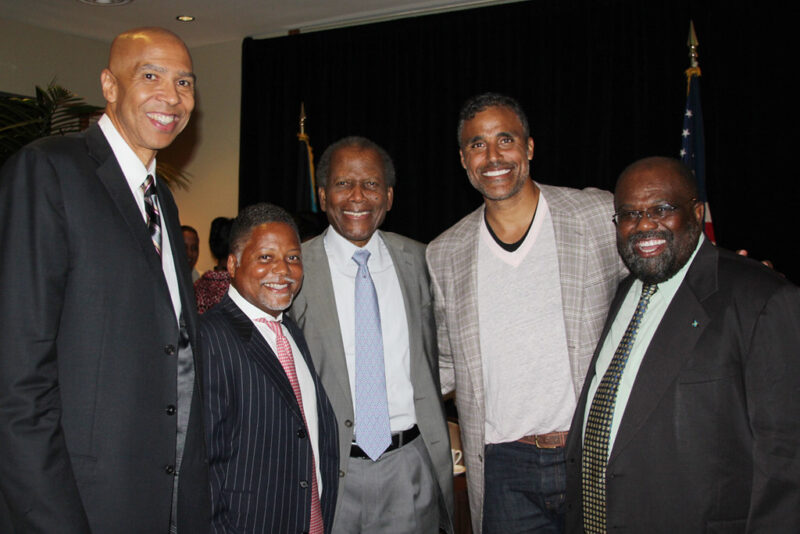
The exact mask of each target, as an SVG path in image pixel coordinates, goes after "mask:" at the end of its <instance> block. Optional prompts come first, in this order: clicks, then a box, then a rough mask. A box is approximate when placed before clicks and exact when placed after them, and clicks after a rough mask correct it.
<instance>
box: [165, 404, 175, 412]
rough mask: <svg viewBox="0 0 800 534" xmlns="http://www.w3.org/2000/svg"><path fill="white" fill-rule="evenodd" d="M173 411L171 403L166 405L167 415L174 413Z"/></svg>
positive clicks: (173, 407)
mask: <svg viewBox="0 0 800 534" xmlns="http://www.w3.org/2000/svg"><path fill="white" fill-rule="evenodd" d="M175 411H176V410H175V406H173V405H172V404H170V405H169V406H167V415H175Z"/></svg>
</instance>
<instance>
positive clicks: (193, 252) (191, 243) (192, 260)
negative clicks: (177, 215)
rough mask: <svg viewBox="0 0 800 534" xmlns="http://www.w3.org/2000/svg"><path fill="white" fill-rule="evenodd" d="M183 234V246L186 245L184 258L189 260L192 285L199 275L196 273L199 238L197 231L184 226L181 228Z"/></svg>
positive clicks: (186, 225)
mask: <svg viewBox="0 0 800 534" xmlns="http://www.w3.org/2000/svg"><path fill="white" fill-rule="evenodd" d="M181 232H182V233H183V244H184V245H186V258H187V259H188V260H189V267H191V269H192V283H195V282H197V279H198V278H200V273H198V272H197V268H196V266H197V257H198V256H199V255H200V236H199V235H197V230H195V229H194V228H192V227H191V226H189V225H188V224H184V225H183V226H181Z"/></svg>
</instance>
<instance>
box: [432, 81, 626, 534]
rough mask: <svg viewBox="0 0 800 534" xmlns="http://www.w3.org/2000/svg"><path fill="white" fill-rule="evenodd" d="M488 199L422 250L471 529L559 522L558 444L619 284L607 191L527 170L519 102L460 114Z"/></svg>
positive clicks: (556, 526) (466, 155) (467, 155)
mask: <svg viewBox="0 0 800 534" xmlns="http://www.w3.org/2000/svg"><path fill="white" fill-rule="evenodd" d="M458 141H459V146H460V154H461V163H462V165H463V166H464V168H465V169H466V171H467V176H468V177H469V180H470V182H471V183H472V185H473V186H474V187H475V188H476V189H477V190H478V191H480V192H481V194H482V195H483V197H484V201H485V202H484V204H483V205H482V206H481V207H480V208H478V209H477V210H475V211H474V212H473V213H471V214H470V215H468V216H466V217H465V218H464V219H462V220H461V221H459V222H458V223H457V224H456V225H455V226H453V227H452V228H450V229H449V230H447V231H446V232H445V233H444V234H442V235H441V236H440V237H438V238H437V239H436V240H434V241H433V242H432V243H431V244H430V245H429V246H428V250H427V261H428V266H429V269H430V274H431V286H432V291H433V297H434V310H435V316H436V324H437V330H438V336H437V337H438V340H439V353H440V357H439V363H440V373H441V382H442V391H443V393H447V392H449V391H452V390H453V389H455V390H456V405H457V407H458V412H459V418H460V426H461V436H462V445H463V450H464V458H465V460H466V466H467V482H468V493H469V499H470V510H471V514H472V521H473V531H474V532H476V533H479V532H481V531H483V532H485V533H496V532H502V533H504V534H508V533H518V532H561V531H563V524H564V514H563V507H564V506H563V505H564V493H565V487H566V477H565V459H564V444H565V441H566V434H567V431H568V430H569V425H570V421H571V419H572V414H573V412H574V410H575V405H576V398H577V396H578V394H579V393H580V391H581V386H582V383H583V379H584V377H585V376H586V370H587V366H588V363H589V360H590V359H591V356H592V353H593V351H594V347H595V345H596V344H597V340H598V337H599V335H600V332H601V329H602V327H603V322H604V320H605V316H606V312H607V310H608V306H609V303H610V301H611V298H612V297H613V296H614V292H615V290H616V287H617V284H618V283H619V281H620V280H621V279H622V278H623V276H624V275H625V274H626V270H625V268H624V266H623V265H622V262H621V261H620V259H619V257H618V255H617V253H616V247H615V234H614V227H613V225H612V223H611V216H612V214H613V211H614V210H613V206H612V201H613V199H612V196H611V194H610V193H607V192H605V191H600V190H597V189H591V188H590V189H584V190H582V191H581V190H576V189H567V188H563V187H552V186H546V185H540V184H537V183H535V182H534V181H533V180H531V177H530V169H529V161H530V160H531V158H532V157H533V139H532V138H531V137H530V135H529V130H528V122H527V118H526V117H525V113H524V112H523V111H522V109H521V107H520V106H519V104H518V103H517V102H516V101H515V100H513V99H511V98H509V97H506V96H503V95H498V94H493V93H487V94H483V95H479V96H477V97H474V98H472V99H470V100H469V101H468V102H467V103H466V104H465V106H464V107H463V108H462V110H461V114H460V120H459V127H458Z"/></svg>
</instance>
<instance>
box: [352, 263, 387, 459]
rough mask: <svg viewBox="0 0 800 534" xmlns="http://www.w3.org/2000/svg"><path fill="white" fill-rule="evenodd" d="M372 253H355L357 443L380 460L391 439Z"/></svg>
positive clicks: (371, 456)
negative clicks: (370, 261)
mask: <svg viewBox="0 0 800 534" xmlns="http://www.w3.org/2000/svg"><path fill="white" fill-rule="evenodd" d="M369 256H370V253H369V251H368V250H365V249H359V250H357V251H356V252H355V254H353V261H355V262H356V263H357V264H358V274H356V283H355V287H356V291H355V293H356V300H355V323H356V442H357V443H358V446H359V447H361V449H362V450H363V451H364V452H365V453H367V455H368V456H369V457H370V458H372V460H373V461H377V460H378V458H380V456H381V454H383V451H385V450H386V448H387V447H388V446H389V444H390V443H391V442H392V431H391V428H390V427H389V402H388V401H387V400H386V374H385V372H384V366H383V335H382V334H381V312H380V310H379V309H378V295H377V294H376V293H375V285H374V284H373V283H372V277H371V276H370V274H369V269H368V268H367V261H368V260H369Z"/></svg>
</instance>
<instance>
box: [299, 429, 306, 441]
mask: <svg viewBox="0 0 800 534" xmlns="http://www.w3.org/2000/svg"><path fill="white" fill-rule="evenodd" d="M297 437H298V438H300V439H303V438H304V437H306V431H305V430H304V429H302V428H301V429H300V430H298V431H297Z"/></svg>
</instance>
